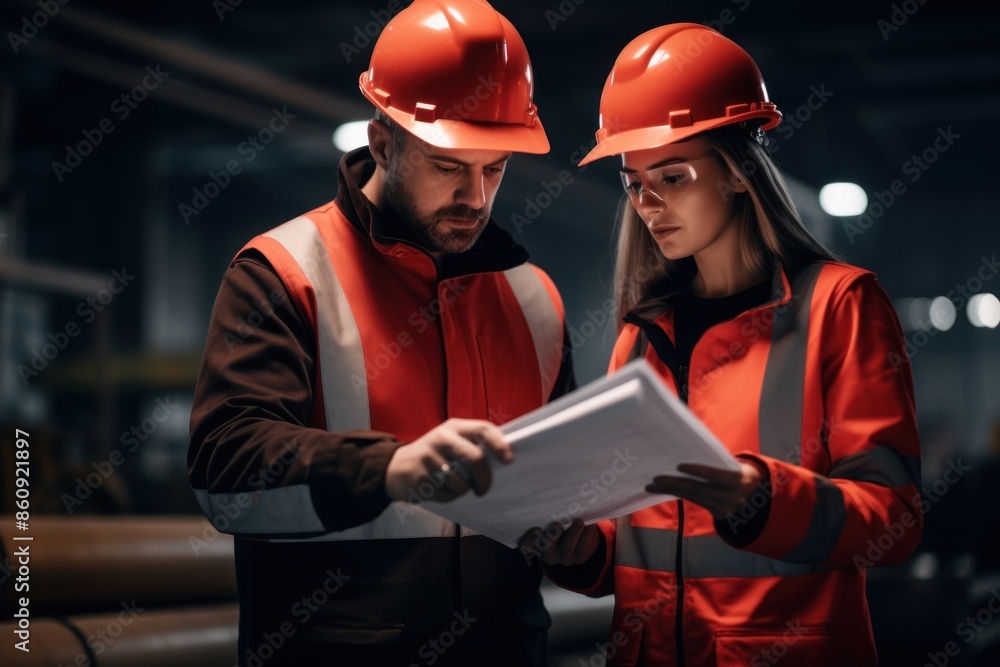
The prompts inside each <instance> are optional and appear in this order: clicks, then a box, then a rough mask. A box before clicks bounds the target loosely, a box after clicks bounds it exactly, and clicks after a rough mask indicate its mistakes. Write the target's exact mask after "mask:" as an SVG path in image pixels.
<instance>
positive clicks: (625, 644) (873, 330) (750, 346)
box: [547, 262, 922, 667]
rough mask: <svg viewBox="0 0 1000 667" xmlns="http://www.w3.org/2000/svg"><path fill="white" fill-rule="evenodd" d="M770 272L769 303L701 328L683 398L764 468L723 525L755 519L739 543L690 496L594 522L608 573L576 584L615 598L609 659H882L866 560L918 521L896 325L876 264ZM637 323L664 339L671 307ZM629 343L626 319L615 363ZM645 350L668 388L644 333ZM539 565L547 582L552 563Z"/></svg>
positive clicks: (892, 551)
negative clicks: (761, 516)
mask: <svg viewBox="0 0 1000 667" xmlns="http://www.w3.org/2000/svg"><path fill="white" fill-rule="evenodd" d="M774 285H775V290H774V297H773V299H772V300H771V301H770V302H769V303H767V304H764V305H762V306H760V307H756V308H752V309H750V310H748V311H746V312H744V313H742V314H740V315H739V316H738V317H736V318H734V319H732V320H729V321H726V322H722V323H720V324H717V325H715V326H713V327H711V328H710V329H709V330H708V331H707V332H705V334H704V335H703V337H702V338H701V339H700V340H699V341H698V342H697V344H696V345H695V347H694V350H693V351H692V354H691V361H690V369H689V370H688V372H687V374H686V375H687V378H688V383H687V400H688V407H689V408H690V409H691V410H692V412H693V413H694V414H695V415H697V416H698V418H699V419H700V420H701V421H702V422H703V423H704V424H705V425H706V426H707V427H708V428H709V429H710V430H711V431H712V432H713V433H714V434H715V435H716V436H717V437H718V438H719V440H720V441H722V442H723V443H724V444H725V445H726V446H727V448H728V449H729V450H730V451H731V452H732V453H733V454H734V455H740V454H742V455H747V456H751V457H753V458H755V459H756V460H757V461H759V462H761V463H763V464H764V465H765V466H766V467H767V469H768V472H769V474H770V484H769V485H765V488H764V489H763V490H762V491H761V492H760V493H756V494H753V495H751V497H750V502H749V503H748V504H747V506H746V507H745V509H744V510H743V511H742V516H741V515H739V514H737V515H733V516H731V517H729V518H728V519H727V520H725V521H722V523H725V524H728V526H729V527H731V528H732V529H733V530H735V535H736V537H739V529H740V528H741V527H742V526H744V525H748V524H749V521H751V520H752V519H753V518H754V516H753V515H754V514H755V513H756V512H763V511H767V512H768V514H767V520H766V522H765V523H764V526H763V528H762V529H760V532H759V534H757V535H756V537H754V539H752V540H751V541H749V543H748V544H742V543H741V544H740V546H738V547H737V546H735V545H736V541H735V539H731V538H730V537H724V536H725V535H727V530H724V529H723V527H720V528H719V530H717V529H716V524H715V521H714V519H713V517H712V515H711V514H710V513H709V512H708V511H707V510H705V509H704V508H702V507H699V506H697V505H695V504H693V503H691V502H686V501H678V500H674V501H671V502H665V503H661V504H659V505H656V506H653V507H650V508H648V509H645V510H642V511H639V512H636V513H634V514H631V515H628V516H624V517H619V518H618V519H616V520H613V521H606V522H602V523H601V524H600V528H601V530H602V532H603V533H604V536H605V539H606V542H607V545H608V551H607V553H606V554H604V558H605V561H604V567H603V570H602V572H601V574H600V576H599V578H598V579H597V580H596V581H595V582H594V583H593V584H592V585H589V586H584V587H583V588H577V589H576V590H578V591H579V592H582V593H586V594H590V595H594V596H597V595H601V594H607V593H609V592H611V591H612V590H613V592H614V594H615V596H616V598H615V610H614V617H613V619H614V620H613V623H612V629H611V636H610V637H609V640H608V641H607V642H604V643H603V644H602V645H599V646H598V647H597V648H598V649H599V650H598V653H604V654H605V655H606V656H607V659H608V664H609V665H637V664H641V665H657V666H658V667H659V666H662V665H688V666H694V665H699V666H701V665H726V666H729V665H733V666H736V665H740V666H742V667H746V666H747V665H750V666H751V667H763V666H767V665H775V664H781V665H810V667H816V666H819V667H823V666H827V665H829V666H830V667H835V666H836V667H842V666H843V665H848V664H849V665H856V666H861V665H876V664H877V663H878V661H877V657H876V652H875V644H874V639H873V635H872V629H871V623H870V620H869V615H868V607H867V603H866V599H865V568H867V567H871V566H873V565H894V564H897V563H899V562H901V561H903V560H905V559H906V558H907V557H908V556H909V554H910V553H911V552H912V550H913V549H914V548H915V547H916V545H917V543H918V541H919V539H920V534H921V529H922V514H921V509H920V495H919V492H918V490H917V485H918V483H919V479H920V474H919V470H920V468H919V440H918V432H917V424H916V418H915V406H914V399H913V385H912V379H911V375H910V366H909V362H908V361H907V359H906V353H905V347H904V339H903V334H902V331H901V329H900V326H899V323H898V320H897V318H896V315H895V311H894V310H893V306H892V303H891V301H890V300H889V298H888V297H887V295H886V294H885V292H884V291H883V290H882V288H881V287H880V286H879V285H878V284H877V283H876V281H875V277H874V275H873V274H872V273H870V272H867V271H864V270H861V269H858V268H856V267H852V266H848V265H846V264H841V263H836V262H822V263H814V264H810V265H807V266H806V267H804V268H802V269H801V270H800V271H798V272H797V273H796V274H795V275H794V277H793V281H792V283H791V284H790V283H789V278H788V276H787V275H786V273H785V271H784V270H779V271H777V272H776V274H775V283H774ZM661 310H662V309H661ZM630 319H631V318H630ZM641 326H642V327H643V328H646V329H647V330H648V331H649V332H650V333H651V334H652V335H653V337H656V336H658V335H660V334H659V333H658V332H662V333H663V334H666V336H667V337H668V338H669V339H670V340H671V341H672V340H673V334H674V327H673V313H672V311H671V310H670V309H669V308H667V309H665V311H664V312H661V313H658V314H656V316H655V317H653V318H651V319H649V320H646V321H645V322H643V323H642V324H641ZM641 342H642V336H640V325H637V324H627V325H626V326H625V327H624V328H623V330H622V332H621V335H620V336H619V338H618V341H617V343H616V345H615V348H614V352H613V354H612V359H611V364H610V370H611V371H614V370H615V369H617V368H620V367H621V366H622V365H624V364H625V363H627V362H628V361H629V360H631V359H632V358H634V357H635V356H637V354H642V351H641V350H642V348H643V346H642V345H641V344H640V343H641ZM650 342H654V341H653V340H652V338H650ZM662 347H663V346H662V345H661V348H662ZM644 356H645V359H646V360H647V361H648V362H649V363H650V364H651V365H652V366H653V368H655V369H656V370H657V372H658V373H659V374H660V375H661V376H662V378H663V381H664V383H665V384H666V385H667V386H668V387H669V388H670V389H671V390H672V391H674V392H675V393H677V392H678V388H679V387H678V385H679V383H678V381H677V379H676V378H675V376H674V373H673V372H672V371H671V370H670V369H669V367H668V364H667V363H665V362H664V360H663V359H661V358H660V356H659V354H657V351H656V349H655V348H654V347H653V345H649V346H648V347H646V348H645V353H644ZM665 446H669V443H665ZM653 474H654V471H650V477H651V478H652V475H653ZM768 499H769V500H768ZM765 506H766V508H767V509H766V510H765ZM547 570H548V574H549V576H550V577H551V578H553V579H555V580H556V582H557V583H558V581H559V571H560V568H547Z"/></svg>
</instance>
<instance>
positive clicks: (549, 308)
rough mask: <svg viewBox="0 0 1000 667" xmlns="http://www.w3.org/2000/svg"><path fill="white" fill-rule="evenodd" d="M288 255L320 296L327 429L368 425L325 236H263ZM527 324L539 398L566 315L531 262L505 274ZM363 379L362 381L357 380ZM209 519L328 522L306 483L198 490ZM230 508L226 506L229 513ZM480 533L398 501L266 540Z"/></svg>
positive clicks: (239, 523) (350, 317)
mask: <svg viewBox="0 0 1000 667" xmlns="http://www.w3.org/2000/svg"><path fill="white" fill-rule="evenodd" d="M264 236H266V237H269V238H271V239H273V240H275V241H277V242H278V243H280V244H281V246H282V247H283V248H284V249H285V250H286V251H287V252H288V253H289V255H290V256H291V257H292V259H293V260H294V262H295V263H296V264H297V266H298V268H299V269H300V271H301V272H302V273H303V275H304V276H305V277H306V279H307V280H308V281H309V284H310V285H311V286H312V288H313V290H314V292H315V294H317V295H322V298H317V300H316V301H317V303H316V313H317V314H316V317H317V319H318V322H316V323H315V324H316V326H315V328H316V331H317V343H318V348H319V349H318V360H319V373H320V380H321V386H322V388H323V398H324V403H325V405H324V408H325V416H326V425H327V429H328V430H329V431H332V432H343V431H351V430H370V429H371V412H370V408H369V402H368V392H367V380H366V378H367V374H366V370H365V360H364V353H363V349H362V345H361V335H360V332H359V329H358V324H357V322H356V320H355V317H354V314H353V312H352V310H351V307H350V303H349V301H348V299H347V296H346V294H345V292H344V289H343V287H342V286H341V283H340V281H339V279H338V277H337V274H336V272H335V271H334V269H333V266H332V264H331V260H330V257H329V255H328V252H327V249H326V246H325V244H324V241H323V238H322V236H321V235H320V233H319V230H318V229H317V228H316V225H315V224H314V223H313V221H312V220H310V219H309V218H308V217H305V216H303V217H299V218H296V219H294V220H292V221H290V222H287V223H285V224H284V225H281V226H279V227H277V228H275V229H274V230H272V231H270V232H268V233H266V234H265V235H264ZM504 275H505V277H506V279H507V282H508V283H509V284H510V286H511V290H512V292H513V294H514V296H515V297H516V299H517V301H518V303H519V305H520V307H521V310H522V312H523V313H524V316H525V319H526V321H527V324H528V328H529V330H530V332H531V336H532V340H533V343H534V348H535V352H536V356H537V361H538V364H539V370H540V375H541V378H542V397H543V399H547V398H548V396H549V395H550V394H551V392H552V389H553V387H554V385H555V381H556V378H557V376H558V372H559V368H560V366H561V361H562V342H563V333H562V332H563V324H562V317H561V314H560V313H559V312H558V310H557V309H556V306H555V304H554V303H553V302H552V299H551V298H550V297H549V294H548V291H547V289H546V286H545V284H543V280H542V278H541V277H540V276H539V275H538V273H537V272H536V270H535V269H534V268H533V267H532V266H531V265H528V264H523V265H521V266H518V267H515V268H513V269H510V270H508V271H505V272H504ZM359 383H360V384H359ZM194 493H195V497H196V498H197V500H198V503H199V504H200V505H201V508H202V510H203V511H204V512H205V513H206V514H207V515H208V516H209V517H216V518H217V519H218V518H219V517H227V518H228V521H229V523H228V525H227V526H217V527H218V528H219V529H220V530H225V532H232V533H236V534H243V535H259V536H261V537H264V538H266V537H267V536H268V535H278V534H280V535H289V534H295V533H301V534H310V533H311V534H316V533H322V531H323V524H322V521H321V520H320V518H319V516H318V514H317V513H316V510H315V507H314V506H313V504H312V497H311V494H310V490H309V485H308V484H298V485H295V486H287V487H281V488H273V489H266V490H263V491H253V492H244V493H209V492H208V491H206V490H203V489H195V490H194ZM227 510H229V511H227ZM456 534H461V535H462V536H467V535H476V534H477V533H476V532H475V531H473V530H471V529H468V528H465V527H464V526H463V527H461V531H460V532H459V531H458V530H457V525H456V524H455V523H453V522H452V521H449V520H447V519H443V518H441V517H439V516H437V515H436V514H432V513H430V512H428V511H426V510H424V509H422V508H420V507H419V506H417V505H413V504H410V503H407V502H401V501H396V502H393V503H391V504H390V505H389V506H388V507H387V508H386V509H385V510H384V511H383V512H382V513H381V514H380V515H379V516H378V517H376V518H375V519H373V520H372V521H370V522H368V523H366V524H363V525H360V526H355V527H353V528H349V529H347V530H343V531H337V532H332V533H325V534H320V535H316V536H314V537H304V538H268V540H269V541H272V542H312V541H347V540H372V539H405V538H419V537H454V536H455V535H456Z"/></svg>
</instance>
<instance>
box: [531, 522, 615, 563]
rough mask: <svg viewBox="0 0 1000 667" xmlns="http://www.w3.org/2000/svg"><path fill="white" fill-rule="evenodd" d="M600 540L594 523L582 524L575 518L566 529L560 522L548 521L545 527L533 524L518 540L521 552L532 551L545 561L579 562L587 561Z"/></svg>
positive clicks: (599, 533) (598, 530)
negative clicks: (543, 528) (535, 526)
mask: <svg viewBox="0 0 1000 667" xmlns="http://www.w3.org/2000/svg"><path fill="white" fill-rule="evenodd" d="M600 544H601V531H600V529H599V528H598V527H597V524H596V523H595V524H591V525H589V526H585V525H584V524H583V521H580V520H579V519H576V520H574V521H573V523H571V524H570V525H569V527H568V528H566V529H565V530H564V529H563V527H562V525H561V524H558V523H551V524H549V526H548V528H546V529H545V530H544V531H543V530H542V529H541V528H532V529H531V530H529V531H528V532H526V533H525V534H524V535H522V536H521V539H520V540H519V541H518V547H519V548H520V551H521V553H523V554H533V555H536V556H538V557H539V558H541V559H542V562H543V563H547V564H548V565H562V566H568V565H579V564H580V563H585V562H587V561H588V560H589V559H590V557H591V556H593V555H594V552H595V551H597V547H598V546H600Z"/></svg>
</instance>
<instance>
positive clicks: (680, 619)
mask: <svg viewBox="0 0 1000 667" xmlns="http://www.w3.org/2000/svg"><path fill="white" fill-rule="evenodd" d="M678 371H679V373H678V377H677V390H678V393H679V394H680V398H681V400H682V401H684V405H687V402H688V367H687V366H685V365H684V364H681V365H679V367H678ZM674 573H675V576H676V579H677V607H676V610H675V613H674V623H675V625H674V635H675V640H674V645H675V646H676V647H677V665H678V667H684V665H685V661H684V501H683V500H681V499H680V498H678V499H677V558H676V560H675V561H674Z"/></svg>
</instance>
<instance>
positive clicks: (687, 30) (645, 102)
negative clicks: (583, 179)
mask: <svg viewBox="0 0 1000 667" xmlns="http://www.w3.org/2000/svg"><path fill="white" fill-rule="evenodd" d="M751 120H760V121H761V125H760V129H761V130H769V129H771V128H773V127H775V126H777V125H778V123H780V122H781V112H780V111H778V108H777V107H776V106H775V105H774V104H773V103H771V102H770V101H769V100H768V98H767V89H766V88H765V87H764V78H763V77H762V76H761V74H760V70H759V69H758V68H757V64H756V63H754V61H753V59H752V58H751V57H750V55H749V54H748V53H747V52H746V51H744V50H743V49H741V48H740V47H739V46H738V45H737V44H736V43H735V42H733V41H732V40H730V39H727V38H726V37H723V36H722V35H721V34H719V33H718V32H716V31H715V30H712V29H711V28H709V27H707V26H704V25H701V24H699V23H673V24H670V25H665V26H661V27H659V28H654V29H653V30H650V31H649V32H646V33H643V34H642V35H639V36H638V37H636V38H635V39H634V40H632V42H631V43H630V44H629V45H628V46H626V47H625V49H624V50H623V51H622V52H621V54H620V55H619V56H618V60H616V61H615V66H614V67H613V68H612V70H611V74H610V75H609V76H608V80H607V83H605V84H604V93H603V94H602V95H601V119H600V129H598V130H597V146H596V147H595V148H594V150H592V151H590V153H588V154H587V156H586V157H585V158H583V160H581V161H580V164H581V165H584V164H587V163H588V162H593V161H594V160H597V159H599V158H602V157H608V156H609V155H618V154H619V153H625V152H628V151H634V150H642V149H646V148H659V147H660V146H666V145H667V144H672V143H674V142H677V141H681V140H683V139H687V138H688V137H690V136H692V135H695V134H698V133H699V132H704V131H705V130H711V129H714V128H717V127H722V126H723V125H731V124H734V123H742V122H745V121H751Z"/></svg>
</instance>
